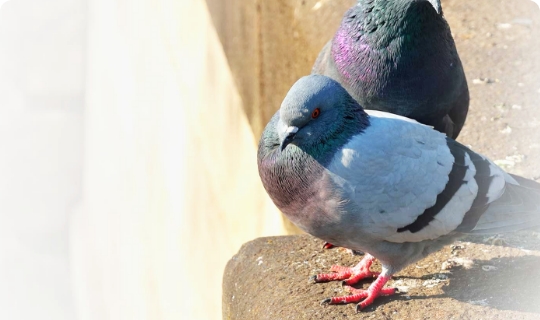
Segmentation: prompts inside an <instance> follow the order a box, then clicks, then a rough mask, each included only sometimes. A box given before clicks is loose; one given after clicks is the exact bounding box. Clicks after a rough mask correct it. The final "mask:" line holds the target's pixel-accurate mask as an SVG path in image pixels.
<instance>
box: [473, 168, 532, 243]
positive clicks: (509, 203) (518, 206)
mask: <svg viewBox="0 0 540 320" xmlns="http://www.w3.org/2000/svg"><path fill="white" fill-rule="evenodd" d="M510 176H511V177H512V178H513V179H514V180H515V181H516V182H517V183H518V184H512V183H507V184H506V188H505V191H504V194H503V195H502V196H501V197H500V198H499V199H497V200H496V201H494V202H492V203H490V204H489V205H488V206H486V207H485V208H484V210H485V211H484V213H483V214H482V215H481V216H480V217H478V219H477V222H476V225H475V227H474V228H473V229H472V230H470V231H468V232H467V233H472V234H484V233H506V232H515V231H520V230H525V229H530V228H535V227H538V226H540V183H537V182H535V181H533V180H529V179H525V178H522V177H520V176H516V175H513V174H510ZM469 224H470V222H469Z"/></svg>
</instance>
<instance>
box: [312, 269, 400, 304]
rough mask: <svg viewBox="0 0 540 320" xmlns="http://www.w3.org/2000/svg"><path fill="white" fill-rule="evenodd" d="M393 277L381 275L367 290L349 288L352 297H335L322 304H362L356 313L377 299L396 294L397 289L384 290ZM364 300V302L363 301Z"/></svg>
mask: <svg viewBox="0 0 540 320" xmlns="http://www.w3.org/2000/svg"><path fill="white" fill-rule="evenodd" d="M391 277H392V276H391V275H385V276H383V275H380V276H378V277H377V279H376V280H375V281H374V282H373V283H372V284H371V285H370V286H369V288H368V289H367V290H362V289H355V288H353V287H349V286H347V288H348V289H349V290H350V291H351V293H352V294H351V295H349V296H342V297H333V298H328V299H325V300H323V301H322V302H321V304H346V303H351V302H360V301H361V302H360V303H359V304H357V305H356V312H359V311H361V310H362V309H364V308H365V307H367V306H369V305H371V304H372V303H373V301H374V300H375V298H377V297H379V296H389V295H393V294H394V293H396V289H395V288H383V286H384V285H385V284H386V282H388V280H390V278H391ZM362 299H363V300H362Z"/></svg>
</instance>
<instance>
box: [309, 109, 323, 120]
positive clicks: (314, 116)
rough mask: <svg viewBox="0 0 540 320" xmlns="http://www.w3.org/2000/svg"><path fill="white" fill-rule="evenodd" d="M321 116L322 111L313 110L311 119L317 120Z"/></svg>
mask: <svg viewBox="0 0 540 320" xmlns="http://www.w3.org/2000/svg"><path fill="white" fill-rule="evenodd" d="M320 114H321V109H319V108H317V109H315V110H313V112H312V113H311V118H312V119H315V118H317V117H318V116H319V115H320Z"/></svg>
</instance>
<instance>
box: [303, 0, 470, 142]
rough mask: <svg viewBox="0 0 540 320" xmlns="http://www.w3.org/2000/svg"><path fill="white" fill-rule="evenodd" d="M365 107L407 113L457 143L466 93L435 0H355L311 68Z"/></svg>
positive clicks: (452, 47) (461, 74)
mask: <svg viewBox="0 0 540 320" xmlns="http://www.w3.org/2000/svg"><path fill="white" fill-rule="evenodd" d="M312 73H313V74H322V75H326V76H328V77H330V78H332V79H334V80H336V81H337V82H339V83H340V84H341V85H342V86H343V87H344V88H345V89H347V91H348V92H349V94H350V95H351V96H352V97H353V98H354V99H355V100H356V101H358V102H359V103H360V105H362V106H363V107H364V108H365V109H371V110H380V111H385V112H390V113H394V114H398V115H401V116H405V117H408V118H411V119H414V120H417V121H418V122H421V123H424V124H427V125H430V126H433V127H434V128H435V129H436V130H438V131H441V132H443V133H446V134H447V135H448V136H449V137H451V138H454V139H455V138H456V137H457V136H458V134H459V132H460V131H461V128H462V127H463V124H464V123H465V118H466V117H467V112H468V109H469V89H468V87H467V81H466V79H465V73H464V72H463V67H462V65H461V61H460V59H459V56H458V53H457V50H456V45H455V43H454V39H453V38H452V34H451V32H450V27H449V26H448V23H447V22H446V20H445V19H444V17H443V14H442V10H441V4H440V1H439V0H430V1H428V0H359V1H358V3H357V4H356V5H355V6H354V7H352V8H351V9H349V10H348V11H347V12H346V13H345V16H344V17H343V20H342V22H341V26H340V27H339V29H338V31H337V32H336V34H335V36H334V38H333V39H332V40H331V41H330V42H328V43H327V44H326V46H325V47H324V48H323V49H322V51H321V53H320V54H319V57H318V58H317V61H316V62H315V65H314V66H313V70H312Z"/></svg>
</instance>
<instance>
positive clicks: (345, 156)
mask: <svg viewBox="0 0 540 320" xmlns="http://www.w3.org/2000/svg"><path fill="white" fill-rule="evenodd" d="M369 113H370V114H371V117H370V122H371V125H370V126H369V127H368V128H367V129H366V130H365V131H364V132H363V133H362V134H359V135H357V136H355V137H353V138H352V139H351V140H350V141H349V142H348V143H347V144H346V145H345V146H344V147H343V149H342V150H341V151H340V152H338V153H336V155H335V156H334V159H333V161H332V162H331V164H330V165H329V167H328V170H329V171H330V172H332V173H333V174H335V175H336V177H335V178H336V179H335V180H336V183H338V184H340V185H342V186H343V184H346V186H344V187H345V188H343V189H344V190H346V191H345V192H347V193H349V194H347V195H346V196H347V197H350V199H351V201H352V203H353V207H354V208H355V209H357V210H358V212H354V213H351V214H352V215H353V216H352V217H349V218H350V219H353V221H351V222H352V223H354V224H355V225H358V226H361V228H362V229H363V230H362V232H363V233H367V234H370V235H371V236H373V237H374V238H378V239H381V240H386V241H392V242H409V241H422V240H426V239H434V238H437V237H439V236H441V235H444V234H447V233H448V232H450V231H451V230H453V229H454V228H455V227H457V225H459V223H460V222H461V220H462V218H463V215H464V213H465V212H466V211H467V210H468V208H470V206H471V204H472V201H473V200H474V198H475V196H476V193H477V185H476V183H475V181H474V174H475V171H474V165H473V164H472V161H470V159H467V164H470V165H469V168H470V169H469V171H468V172H467V173H466V177H465V179H464V180H466V181H467V182H466V183H464V184H463V186H462V187H460V189H459V190H458V192H457V193H456V195H455V198H454V199H452V200H451V201H450V202H449V203H448V204H447V205H446V206H445V207H444V208H443V210H441V212H439V213H438V214H437V215H436V217H435V220H433V221H431V223H430V224H429V225H428V226H427V227H425V228H423V229H422V230H420V231H418V232H416V233H411V232H410V231H405V232H401V233H398V232H397V229H398V228H401V227H404V226H406V225H409V224H411V223H413V222H414V221H415V220H416V219H417V218H418V216H420V215H421V214H422V213H423V212H424V211H425V209H427V208H429V207H431V206H433V205H434V204H435V202H436V199H437V195H438V194H439V193H441V192H442V191H443V190H444V188H445V186H446V184H447V182H448V175H449V173H450V171H451V170H452V165H453V162H454V157H453V156H452V154H451V153H450V150H449V148H448V146H447V144H446V137H445V135H444V134H441V133H439V132H437V131H434V130H432V129H431V128H429V127H428V126H424V125H420V124H418V123H416V122H415V121H411V120H410V119H408V118H404V117H399V116H395V115H390V114H387V113H384V112H378V111H377V112H373V111H370V112H369ZM379 114H382V115H383V116H382V117H379ZM338 180H339V182H338ZM454 210H455V211H454ZM456 214H457V215H456Z"/></svg>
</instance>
